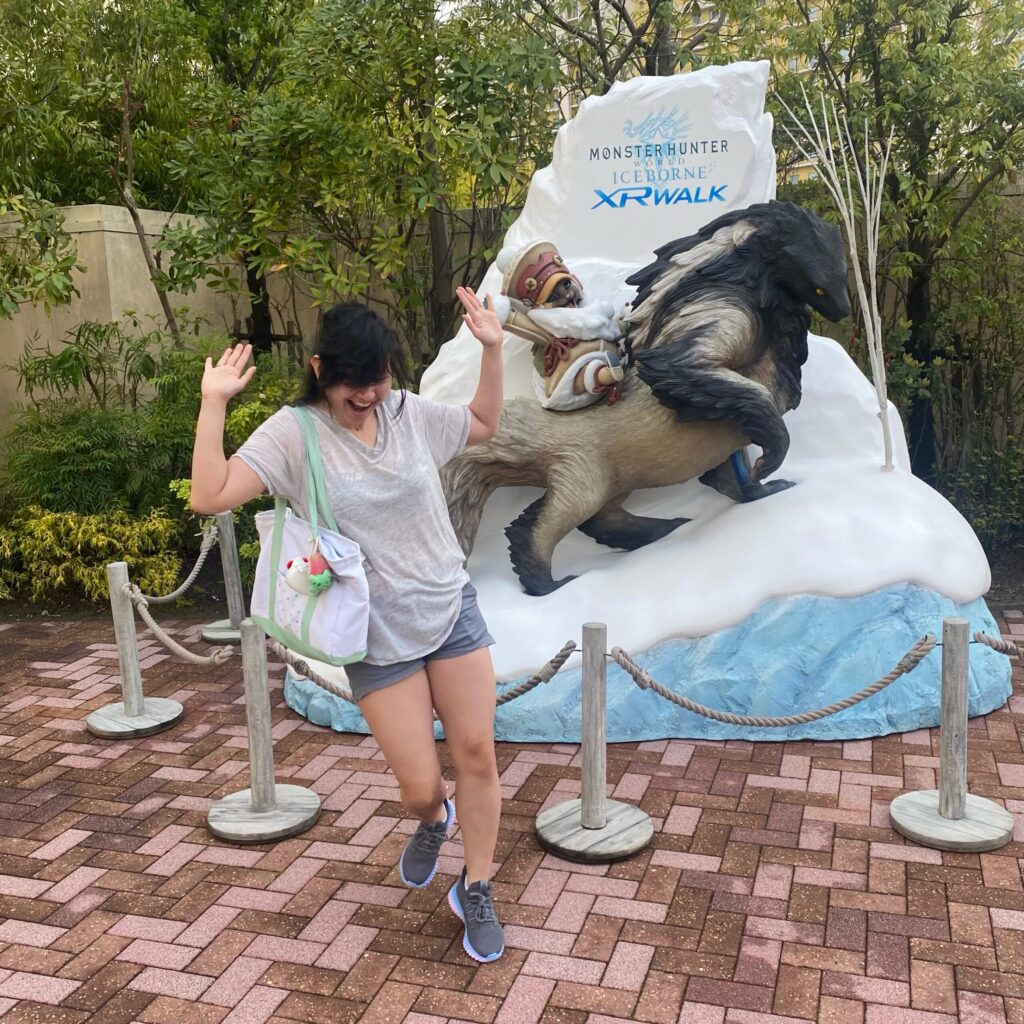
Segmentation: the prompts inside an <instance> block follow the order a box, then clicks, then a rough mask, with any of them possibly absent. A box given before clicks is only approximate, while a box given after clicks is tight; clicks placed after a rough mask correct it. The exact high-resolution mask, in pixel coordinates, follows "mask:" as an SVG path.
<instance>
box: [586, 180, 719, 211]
mask: <svg viewBox="0 0 1024 1024" xmlns="http://www.w3.org/2000/svg"><path fill="white" fill-rule="evenodd" d="M728 187H729V186H728V185H709V186H704V185H697V186H696V187H695V188H692V189H691V188H689V187H687V186H683V187H682V188H651V187H650V186H649V185H629V186H626V187H625V188H617V189H614V190H613V191H611V192H604V191H602V190H601V189H599V188H595V189H594V194H595V195H596V196H597V202H596V203H594V205H593V206H592V207H591V209H592V210H596V209H597V208H598V207H599V206H610V207H611V208H612V209H613V210H621V209H622V208H623V207H624V206H625V205H626V204H627V203H636V204H637V206H675V204H676V203H724V202H725V201H726V199H725V196H724V195H722V193H723V192H724V191H725V190H726V189H727V188H728Z"/></svg>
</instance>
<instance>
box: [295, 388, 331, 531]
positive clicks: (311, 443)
mask: <svg viewBox="0 0 1024 1024" xmlns="http://www.w3.org/2000/svg"><path fill="white" fill-rule="evenodd" d="M292 412H293V413H295V416H296V418H297V419H298V421H299V425H300V426H301V428H302V435H303V438H304V439H305V442H306V444H305V448H306V481H307V484H306V486H307V488H308V491H309V495H310V501H309V505H310V511H309V518H310V521H311V522H312V524H313V528H314V530H315V529H316V526H317V520H316V517H317V512H318V511H319V514H320V518H321V519H322V520H323V521H324V524H325V525H326V526H327V528H328V529H329V530H333V531H334V532H335V533H339V532H340V531H339V530H338V524H337V523H336V522H335V520H334V515H333V514H332V512H331V508H330V505H329V504H328V502H327V483H326V481H325V479H324V463H323V459H322V457H321V455H320V442H319V440H318V439H317V436H316V425H315V424H314V423H313V417H312V416H310V414H309V410H308V409H304V408H302V406H292Z"/></svg>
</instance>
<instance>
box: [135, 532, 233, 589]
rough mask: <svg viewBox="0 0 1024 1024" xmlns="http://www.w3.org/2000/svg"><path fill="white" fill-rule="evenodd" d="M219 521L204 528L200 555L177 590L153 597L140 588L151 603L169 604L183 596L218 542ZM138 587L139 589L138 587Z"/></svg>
mask: <svg viewBox="0 0 1024 1024" xmlns="http://www.w3.org/2000/svg"><path fill="white" fill-rule="evenodd" d="M217 536H218V531H217V523H216V522H212V523H210V524H209V525H208V526H207V527H206V529H205V530H203V541H202V543H201V544H200V545H199V557H198V558H197V559H196V564H195V565H194V566H193V567H192V571H191V572H190V573H189V574H188V578H187V579H186V580H185V582H184V583H182V584H181V586H180V587H178V589H177V590H175V591H172V592H171V593H170V594H164V595H163V596H162V597H153V596H151V595H150V594H143V593H142V591H141V590H139V594H141V595H142V597H143V598H144V599H145V600H146V601H148V602H149V603H150V604H169V603H170V602H171V601H176V600H177V599H178V598H179V597H181V596H182V595H183V594H184V593H185V591H186V590H188V588H189V587H191V586H192V584H193V583H195V581H196V577H197V576H198V575H199V573H200V571H201V570H202V568H203V563H204V562H205V561H206V556H207V555H208V554H209V553H210V549H211V548H212V547H213V545H214V544H216V543H217ZM136 589H138V588H137V587H136Z"/></svg>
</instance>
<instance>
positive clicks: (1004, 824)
mask: <svg viewBox="0 0 1024 1024" xmlns="http://www.w3.org/2000/svg"><path fill="white" fill-rule="evenodd" d="M969 629H970V626H969V624H968V622H967V620H966V619H962V618H948V619H945V620H944V621H943V623H942V694H941V705H940V706H941V718H940V733H939V788H938V789H923V790H918V791H916V792H913V793H901V794H900V795H899V796H898V797H896V799H895V800H893V802H892V803H891V804H890V805H889V818H890V820H891V821H892V826H893V828H894V829H896V831H897V832H899V833H900V834H901V835H904V836H906V837H907V838H908V839H912V840H914V842H916V843H920V844H921V845H922V846H931V847H934V848H936V849H938V850H959V851H962V852H964V853H978V852H984V851H985V850H996V849H998V848H999V847H1000V846H1005V845H1006V844H1007V843H1008V842H1009V841H1010V840H1011V839H1012V838H1013V816H1012V815H1011V814H1010V813H1009V812H1008V811H1006V810H1005V809H1004V808H1002V807H1000V806H999V804H997V803H996V802H995V801H994V800H986V799H985V798H984V797H980V796H974V795H973V794H972V793H968V792H967V684H968V678H969V667H968V644H969V642H970V641H969V639H968V632H969Z"/></svg>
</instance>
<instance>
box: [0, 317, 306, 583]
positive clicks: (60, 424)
mask: <svg viewBox="0 0 1024 1024" xmlns="http://www.w3.org/2000/svg"><path fill="white" fill-rule="evenodd" d="M140 331H141V325H140V324H139V322H138V321H137V320H136V319H134V318H129V319H128V320H127V321H126V322H124V323H122V324H117V323H111V324H96V323H83V324H81V325H80V326H79V327H78V328H77V329H76V330H74V331H72V332H70V333H69V335H68V337H67V345H66V346H65V347H64V348H61V349H59V350H57V351H51V350H50V349H48V348H47V349H42V348H38V347H33V346H32V345H31V344H29V345H27V346H26V348H25V351H24V353H23V354H22V357H21V359H20V360H19V361H18V363H17V365H16V367H15V368H16V369H17V370H18V372H19V375H20V377H21V381H22V388H23V390H24V392H25V394H26V395H27V396H28V398H29V400H30V401H29V404H27V405H26V406H25V407H23V409H22V410H21V411H20V412H19V413H18V414H17V417H16V421H15V424H14V427H13V428H12V429H11V431H10V432H9V433H8V435H7V438H6V446H7V451H8V453H9V454H8V456H7V460H6V463H5V465H4V467H3V470H2V475H0V505H2V506H3V507H6V509H7V515H6V518H7V519H8V523H7V526H6V528H4V527H2V526H0V557H3V559H4V562H5V563H6V564H5V568H4V570H2V571H0V599H2V598H6V597H11V596H12V595H13V594H14V593H15V592H16V591H18V590H22V589H24V590H27V591H28V592H29V593H30V594H31V596H32V599H33V600H40V599H42V598H44V597H51V596H52V597H55V598H56V597H64V596H68V595H74V596H79V597H81V596H85V597H88V598H90V599H100V600H105V599H106V577H105V568H104V567H105V565H106V563H107V562H110V561H115V560H119V559H123V560H125V561H127V562H128V563H129V567H130V570H131V572H132V577H133V579H134V580H135V581H136V582H138V583H139V585H140V586H141V587H142V588H143V589H144V590H148V591H149V592H151V593H161V592H166V591H167V590H170V589H173V586H174V584H175V577H176V574H177V572H178V569H179V567H180V563H181V556H183V555H184V554H186V553H188V554H191V553H192V552H193V551H194V550H195V548H196V546H197V541H196V538H195V536H194V533H195V531H194V530H192V529H191V525H193V524H194V522H195V517H193V516H192V514H191V512H190V511H189V510H188V496H187V488H186V490H185V491H182V490H181V488H178V489H177V490H176V489H175V488H174V487H173V486H171V484H172V481H176V480H179V479H180V478H183V477H187V476H188V474H189V472H190V467H191V456H192V446H193V443H194V440H195V424H196V417H197V415H198V412H199V402H200V390H199V389H200V381H201V379H202V374H203V365H204V360H205V357H206V356H207V355H212V356H213V357H214V358H216V357H217V356H218V355H219V354H220V352H221V351H223V348H224V346H225V344H226V343H227V340H226V339H224V338H215V337H214V338H211V337H196V338H195V339H194V340H192V341H191V342H190V344H189V345H188V346H186V347H183V348H174V347H172V346H169V345H168V343H167V341H166V339H165V338H164V337H163V336H162V335H161V334H160V333H159V332H153V331H151V332H148V333H145V332H143V333H138V332H140ZM299 377H300V368H299V367H298V365H297V363H295V362H294V360H292V359H290V358H288V357H287V356H285V355H279V354H276V353H275V354H272V355H265V356H260V357H259V371H258V372H257V374H256V377H255V379H254V381H253V383H252V384H250V385H249V387H248V388H247V389H246V391H245V392H243V393H242V394H241V396H239V398H238V399H236V400H235V401H234V402H233V403H232V407H231V409H230V411H229V415H228V422H227V427H226V431H225V435H226V436H225V449H226V451H227V452H228V453H230V452H232V451H234V449H235V448H236V447H237V446H238V445H239V444H241V443H242V441H244V440H245V438H246V437H248V435H249V434H250V433H251V432H252V431H253V430H254V429H255V428H256V427H257V426H258V425H259V424H260V423H261V422H262V421H263V420H264V419H266V418H267V417H268V416H269V415H271V414H272V413H273V412H275V411H276V410H277V409H278V408H280V406H281V405H282V404H283V403H284V402H286V401H288V400H290V399H291V398H292V397H293V395H294V394H295V392H296V390H297V389H298V383H299ZM49 510H58V511H49ZM0 522H2V520H0ZM237 529H238V543H239V548H240V556H241V563H242V569H243V575H244V576H246V577H251V573H252V570H253V568H254V566H255V556H256V554H257V553H258V545H257V544H256V535H255V528H254V526H253V523H252V516H251V514H243V515H240V516H239V517H238V523H237ZM7 565H10V566H11V568H10V569H7V567H6V566H7Z"/></svg>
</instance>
